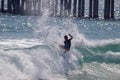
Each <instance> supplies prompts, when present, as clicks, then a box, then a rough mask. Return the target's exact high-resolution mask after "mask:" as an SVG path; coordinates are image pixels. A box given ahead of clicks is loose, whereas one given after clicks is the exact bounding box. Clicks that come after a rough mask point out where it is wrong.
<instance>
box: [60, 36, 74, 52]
mask: <svg viewBox="0 0 120 80" xmlns="http://www.w3.org/2000/svg"><path fill="white" fill-rule="evenodd" d="M68 35H69V36H70V39H68V36H67V35H65V36H64V39H65V41H64V46H63V47H62V48H63V49H64V50H65V52H67V51H69V50H70V47H71V40H72V39H73V36H72V35H71V34H68Z"/></svg>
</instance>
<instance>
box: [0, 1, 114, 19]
mask: <svg viewBox="0 0 120 80" xmlns="http://www.w3.org/2000/svg"><path fill="white" fill-rule="evenodd" d="M86 1H88V3H89V4H88V5H89V12H88V14H89V15H88V17H89V18H99V5H100V4H99V1H100V0H0V2H1V3H0V12H1V13H10V14H21V15H42V14H44V13H43V12H44V10H45V9H48V10H49V12H50V16H71V15H72V16H73V17H79V18H83V17H85V2H86ZM114 4H115V1H114V0H104V4H103V5H104V12H103V15H104V19H114V18H115V17H114V15H115V13H114V12H115V11H114V6H115V5H114Z"/></svg>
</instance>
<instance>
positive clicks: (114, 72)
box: [0, 12, 120, 80]
mask: <svg viewBox="0 0 120 80" xmlns="http://www.w3.org/2000/svg"><path fill="white" fill-rule="evenodd" d="M46 13H47V12H46ZM119 25H120V23H119V21H112V20H111V21H105V20H87V19H77V18H64V17H48V16H47V14H45V15H43V16H41V17H40V16H19V15H18V16H9V15H2V16H1V17H0V80H120V76H119V75H120V28H119ZM68 33H71V34H72V36H73V40H72V47H71V50H70V51H69V52H67V54H65V53H64V51H63V50H62V49H60V48H59V45H63V41H64V35H67V34H68ZM66 72H68V73H69V74H68V76H66V75H65V73H66Z"/></svg>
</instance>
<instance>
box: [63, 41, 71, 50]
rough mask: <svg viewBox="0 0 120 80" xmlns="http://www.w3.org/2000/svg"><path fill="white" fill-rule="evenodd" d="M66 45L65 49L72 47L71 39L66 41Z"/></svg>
mask: <svg viewBox="0 0 120 80" xmlns="http://www.w3.org/2000/svg"><path fill="white" fill-rule="evenodd" d="M64 44H65V45H64V48H65V49H70V47H71V39H68V40H65V41H64Z"/></svg>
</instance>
